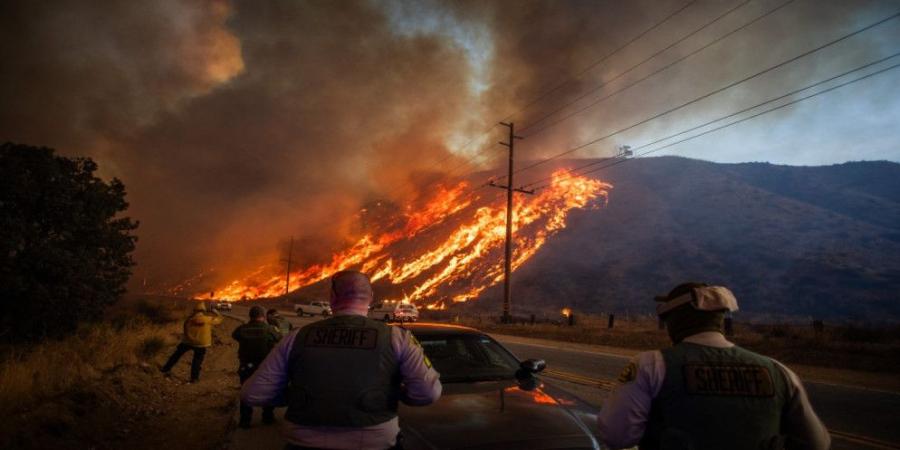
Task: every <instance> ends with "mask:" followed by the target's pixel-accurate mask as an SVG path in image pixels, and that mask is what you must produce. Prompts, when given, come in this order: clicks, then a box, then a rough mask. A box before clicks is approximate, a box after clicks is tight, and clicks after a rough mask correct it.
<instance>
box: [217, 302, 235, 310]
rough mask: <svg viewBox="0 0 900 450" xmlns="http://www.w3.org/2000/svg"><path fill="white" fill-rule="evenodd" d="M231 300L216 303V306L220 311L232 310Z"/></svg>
mask: <svg viewBox="0 0 900 450" xmlns="http://www.w3.org/2000/svg"><path fill="white" fill-rule="evenodd" d="M231 306H232V305H231V302H219V303H216V306H215V308H216V309H218V310H219V311H231Z"/></svg>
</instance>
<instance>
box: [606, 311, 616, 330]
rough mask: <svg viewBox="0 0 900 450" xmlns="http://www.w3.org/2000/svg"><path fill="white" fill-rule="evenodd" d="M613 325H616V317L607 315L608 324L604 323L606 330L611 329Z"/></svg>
mask: <svg viewBox="0 0 900 450" xmlns="http://www.w3.org/2000/svg"><path fill="white" fill-rule="evenodd" d="M615 323H616V315H615V314H610V315H609V322H607V323H606V328H610V329H611V328H612V327H613V325H614V324H615Z"/></svg>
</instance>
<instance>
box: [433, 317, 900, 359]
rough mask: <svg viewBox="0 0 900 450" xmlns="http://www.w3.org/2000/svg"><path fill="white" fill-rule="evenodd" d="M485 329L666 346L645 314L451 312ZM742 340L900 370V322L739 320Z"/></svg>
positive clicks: (754, 346)
mask: <svg viewBox="0 0 900 450" xmlns="http://www.w3.org/2000/svg"><path fill="white" fill-rule="evenodd" d="M451 320H453V321H458V322H459V323H461V324H464V325H469V326H473V327H475V328H479V329H481V330H484V331H487V332H491V333H499V334H509V335H516V336H525V337H533V338H542V339H551V340H557V341H563V342H575V343H583V344H594V345H604V346H610V347H619V348H626V349H635V350H649V349H657V348H662V347H667V346H669V345H671V344H670V341H669V338H668V335H667V334H666V331H665V330H660V329H659V328H658V324H657V321H656V320H655V319H654V318H650V317H647V316H631V317H624V316H623V317H616V320H615V325H614V327H613V328H612V329H609V328H608V327H607V325H608V322H607V320H608V319H607V316H599V315H580V316H577V321H576V324H575V325H574V326H569V325H567V324H566V323H565V321H564V320H561V319H560V320H554V321H541V320H537V323H535V324H533V325H532V324H530V322H529V321H523V322H519V323H516V324H501V323H499V322H498V321H497V320H496V318H488V317H479V316H461V317H459V318H458V319H457V318H455V317H454V318H452V319H451ZM730 339H731V340H733V341H734V342H735V343H737V344H738V345H741V346H743V347H746V348H748V349H750V350H753V351H756V352H759V353H762V354H765V355H768V356H772V357H774V358H777V359H779V360H781V361H783V362H785V363H791V364H803V365H810V366H818V367H826V368H839V369H852V370H859V371H868V372H880V373H900V327H897V326H893V327H871V326H864V325H830V324H826V325H825V327H824V330H823V331H821V332H818V333H817V332H816V331H814V330H813V327H812V325H811V324H785V323H776V324H768V325H759V324H745V323H740V322H736V323H735V325H734V335H733V336H731V338H730Z"/></svg>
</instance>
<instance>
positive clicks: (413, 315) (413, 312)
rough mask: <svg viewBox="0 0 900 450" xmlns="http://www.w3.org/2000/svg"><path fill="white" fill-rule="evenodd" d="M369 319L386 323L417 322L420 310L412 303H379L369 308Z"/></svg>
mask: <svg viewBox="0 0 900 450" xmlns="http://www.w3.org/2000/svg"><path fill="white" fill-rule="evenodd" d="M369 318H370V319H375V320H383V321H385V322H415V321H417V320H419V310H418V308H416V305H413V304H412V303H400V302H378V303H374V304H372V306H370V307H369Z"/></svg>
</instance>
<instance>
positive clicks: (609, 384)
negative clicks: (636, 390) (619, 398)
mask: <svg viewBox="0 0 900 450" xmlns="http://www.w3.org/2000/svg"><path fill="white" fill-rule="evenodd" d="M541 373H543V374H544V375H546V376H548V377H550V378H556V379H557V380H562V381H568V382H570V383H575V384H582V385H585V386H596V387H598V388H600V389H602V390H604V391H611V390H613V389H615V387H616V386H618V385H619V383H617V382H615V381H613V380H603V379H599V378H590V377H586V376H583V375H578V374H575V373H571V372H563V371H561V370H550V369H547V370H545V371H543V372H541Z"/></svg>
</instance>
